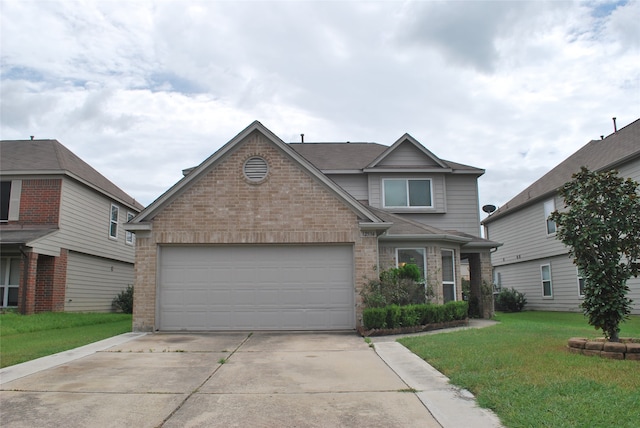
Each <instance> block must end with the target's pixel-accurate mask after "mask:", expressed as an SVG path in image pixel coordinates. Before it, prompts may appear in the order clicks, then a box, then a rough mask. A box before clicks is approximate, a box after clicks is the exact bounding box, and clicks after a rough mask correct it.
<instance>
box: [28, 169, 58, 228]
mask: <svg viewBox="0 0 640 428" xmlns="http://www.w3.org/2000/svg"><path fill="white" fill-rule="evenodd" d="M61 193H62V179H59V178H57V179H30V180H22V193H21V195H20V220H19V223H20V224H22V225H25V226H26V225H33V224H36V225H44V224H48V225H57V224H58V220H59V218H60V196H61Z"/></svg>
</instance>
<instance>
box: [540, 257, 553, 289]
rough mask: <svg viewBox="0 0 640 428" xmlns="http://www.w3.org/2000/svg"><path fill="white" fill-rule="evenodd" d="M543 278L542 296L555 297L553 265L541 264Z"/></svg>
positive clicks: (541, 277) (541, 276)
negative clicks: (552, 278)
mask: <svg viewBox="0 0 640 428" xmlns="http://www.w3.org/2000/svg"><path fill="white" fill-rule="evenodd" d="M540 279H541V280H542V297H553V283H552V282H551V265H541V266H540Z"/></svg>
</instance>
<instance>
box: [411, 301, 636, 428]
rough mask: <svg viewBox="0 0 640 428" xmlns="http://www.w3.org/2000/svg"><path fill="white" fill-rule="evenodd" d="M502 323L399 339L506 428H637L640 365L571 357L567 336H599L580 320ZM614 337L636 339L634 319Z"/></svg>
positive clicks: (503, 319) (521, 316)
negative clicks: (492, 412)
mask: <svg viewBox="0 0 640 428" xmlns="http://www.w3.org/2000/svg"><path fill="white" fill-rule="evenodd" d="M496 319H497V320H498V321H500V324H498V325H496V326H493V327H487V328H483V329H477V330H476V329H474V330H465V331H460V332H452V333H446V334H435V335H429V336H421V337H410V338H404V339H401V340H400V342H401V343H402V344H403V345H405V346H406V347H408V348H409V349H410V350H411V351H413V352H414V353H415V354H417V355H419V356H420V357H422V358H423V359H425V360H426V361H428V362H429V364H431V365H432V366H434V367H435V368H436V369H438V370H439V371H440V372H442V373H443V374H445V375H446V376H447V377H449V379H451V383H453V384H455V385H458V386H461V387H463V388H465V389H468V390H469V391H471V392H472V393H473V394H475V396H476V398H477V400H478V404H479V405H480V406H482V407H486V408H489V409H492V410H493V411H494V412H495V413H496V414H497V415H498V417H499V418H500V419H501V420H502V422H503V424H504V425H505V426H507V427H585V426H589V427H614V426H615V427H637V426H639V425H638V423H639V422H638V421H639V420H640V419H639V418H640V416H639V415H640V413H639V411H640V410H639V409H640V362H638V361H619V360H609V359H604V358H599V357H586V356H583V355H576V354H569V353H568V352H567V350H566V346H567V339H569V338H570V337H589V338H597V337H601V334H600V332H599V331H596V330H594V329H593V327H591V326H589V325H588V324H587V322H586V320H585V318H584V316H583V315H582V314H576V313H561V312H520V313H516V314H503V313H499V314H497V315H496ZM620 337H635V338H640V317H639V316H633V317H631V319H630V320H628V321H627V322H625V323H623V324H622V325H621V332H620Z"/></svg>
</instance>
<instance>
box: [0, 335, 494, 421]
mask: <svg viewBox="0 0 640 428" xmlns="http://www.w3.org/2000/svg"><path fill="white" fill-rule="evenodd" d="M486 325H489V323H482V324H477V323H476V322H474V324H472V325H471V326H470V327H471V328H478V327H483V326H486ZM470 327H462V328H470ZM458 329H459V328H458ZM452 330H453V329H452ZM439 332H443V331H442V330H441V331H439ZM423 334H424V333H423ZM426 334H436V332H429V333H426ZM394 340H395V338H392V337H388V336H387V337H381V338H375V339H374V349H375V353H374V352H373V351H372V350H371V348H370V347H369V346H367V345H366V343H365V342H364V340H363V339H362V338H361V337H359V336H357V335H355V334H352V333H344V334H341V333H262V332H260V333H255V334H247V333H216V334H148V335H144V334H138V333H128V334H125V335H121V336H117V337H114V338H111V339H107V340H105V341H101V342H97V343H95V344H91V345H87V346H85V347H82V348H78V349H75V350H71V351H67V352H63V353H60V354H56V355H53V356H50V357H44V358H40V359H38V360H34V361H31V362H27V363H23V364H19V365H16V366H12V367H7V368H5V369H2V370H0V399H1V401H2V407H3V409H4V410H3V412H2V415H0V425H2V426H12V427H22V426H24V427H27V426H38V425H49V426H67V427H74V426H78V427H80V426H90V425H92V426H104V427H109V426H113V427H118V426H136V427H147V426H148V427H160V426H161V427H174V426H175V427H178V426H180V427H182V426H186V427H189V426H193V427H196V426H202V427H206V426H247V425H251V426H265V427H268V426H295V427H324V426H327V427H330V426H345V427H349V426H353V427H355V426H369V427H378V426H379V427H388V426H403V427H410V426H420V427H466V426H473V427H480V428H481V427H500V423H499V421H498V419H497V418H496V417H495V415H493V414H492V413H491V412H489V411H487V410H484V409H481V408H479V407H477V406H476V405H475V400H474V398H473V396H472V395H471V394H469V393H468V392H465V391H463V390H460V389H457V388H455V387H453V386H451V385H449V383H448V379H447V378H446V377H444V376H443V375H442V374H440V373H439V372H437V371H436V370H435V369H433V368H432V367H431V366H430V365H429V364H427V363H426V362H424V361H422V360H421V359H420V358H419V357H417V356H416V355H414V354H412V353H411V352H410V351H408V350H407V349H406V348H404V347H403V346H402V345H400V344H399V343H396V342H394ZM412 389H414V390H416V391H417V392H415V393H412V392H407V391H410V390H412ZM6 409H12V411H11V412H8V411H7V410H6Z"/></svg>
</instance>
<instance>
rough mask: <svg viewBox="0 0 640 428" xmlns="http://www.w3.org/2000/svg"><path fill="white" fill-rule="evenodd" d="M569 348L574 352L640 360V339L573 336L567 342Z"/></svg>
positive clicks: (615, 358)
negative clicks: (614, 340)
mask: <svg viewBox="0 0 640 428" xmlns="http://www.w3.org/2000/svg"><path fill="white" fill-rule="evenodd" d="M567 349H568V350H569V352H571V353H572V354H582V355H590V356H593V355H595V356H599V357H602V358H611V359H614V360H634V361H640V339H632V338H621V339H620V342H607V341H606V340H605V339H604V338H599V339H592V340H590V339H587V338H586V337H572V338H571V339H569V341H568V343H567Z"/></svg>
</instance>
